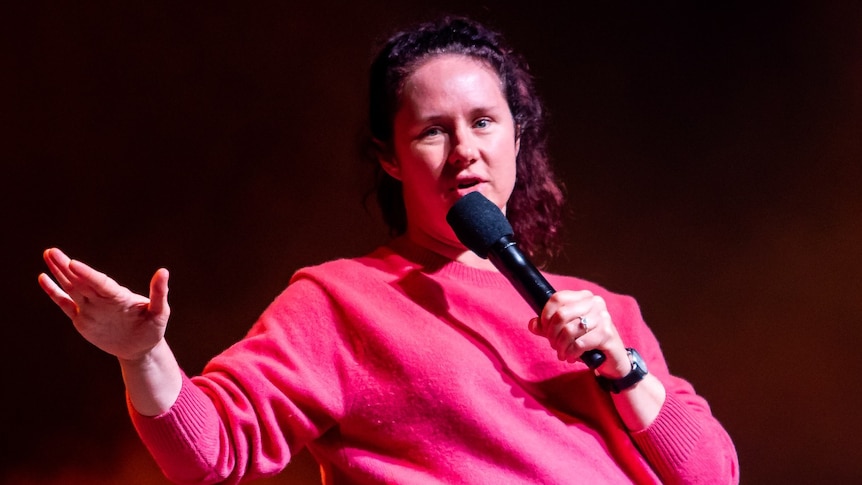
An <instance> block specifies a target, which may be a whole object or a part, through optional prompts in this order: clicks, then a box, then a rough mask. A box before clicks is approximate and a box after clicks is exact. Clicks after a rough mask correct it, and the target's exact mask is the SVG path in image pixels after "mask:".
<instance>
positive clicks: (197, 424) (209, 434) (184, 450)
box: [126, 374, 225, 483]
mask: <svg viewBox="0 0 862 485" xmlns="http://www.w3.org/2000/svg"><path fill="white" fill-rule="evenodd" d="M126 401H127V405H128V408H129V415H130V416H131V418H132V423H133V424H134V426H135V429H136V430H137V432H138V435H139V436H140V437H141V441H143V442H144V445H145V446H146V447H147V449H148V450H149V452H150V454H151V455H152V456H153V459H155V461H156V463H157V464H158V465H159V468H161V470H162V473H164V474H165V476H166V477H168V478H169V479H170V480H171V481H174V482H176V483H215V482H218V481H221V480H223V479H224V478H225V473H224V472H223V471H221V472H220V471H219V470H216V469H215V467H214V465H215V463H214V461H213V457H214V456H216V454H217V450H218V448H219V441H220V440H221V439H222V438H223V433H222V432H221V431H220V420H219V417H218V415H217V414H216V409H215V406H214V405H213V403H212V401H210V399H209V398H208V397H207V396H206V395H205V394H204V393H203V392H202V391H201V390H200V389H199V388H197V387H196V386H195V385H194V384H193V383H192V381H191V380H190V379H189V378H188V376H186V375H185V374H183V385H182V388H181V389H180V394H179V396H178V397H177V400H176V402H175V403H174V405H173V406H171V408H170V409H169V410H168V411H166V412H165V413H163V414H161V415H159V416H152V417H151V416H144V415H142V414H140V413H138V412H137V411H136V410H135V408H134V407H133V406H132V403H131V401H130V400H129V399H128V398H127V400H126Z"/></svg>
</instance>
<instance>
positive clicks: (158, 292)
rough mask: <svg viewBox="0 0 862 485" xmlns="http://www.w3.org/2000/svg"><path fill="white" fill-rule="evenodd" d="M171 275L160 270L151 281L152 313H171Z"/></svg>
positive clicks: (163, 269)
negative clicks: (169, 286) (169, 292)
mask: <svg viewBox="0 0 862 485" xmlns="http://www.w3.org/2000/svg"><path fill="white" fill-rule="evenodd" d="M169 277H170V273H168V270H166V269H165V268H160V269H159V270H157V271H156V273H155V274H154V275H153V279H152V280H150V313H152V314H154V315H161V314H164V313H167V312H169V311H170V308H169V307H168V278H169Z"/></svg>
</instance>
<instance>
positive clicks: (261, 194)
mask: <svg viewBox="0 0 862 485" xmlns="http://www.w3.org/2000/svg"><path fill="white" fill-rule="evenodd" d="M463 3H465V2H447V1H444V2H393V1H389V2H378V3H375V4H373V5H370V4H369V5H362V4H356V5H353V6H344V5H342V4H341V3H338V2H327V1H318V2H313V5H314V6H307V5H306V6H288V5H287V4H286V3H283V2H271V3H270V2H267V3H261V2H248V3H245V2H235V3H234V4H232V5H225V4H221V3H211V2H196V3H193V4H192V3H191V2H175V3H173V2H171V3H164V4H162V3H159V2H155V3H153V2H146V3H145V4H142V5H138V6H134V7H132V6H128V5H118V4H116V3H115V2H101V3H77V2H76V3H72V2H69V3H66V2H57V3H54V4H47V3H38V2H20V4H18V5H17V6H12V7H10V6H5V7H3V11H2V12H0V14H2V15H0V16H2V19H3V20H2V23H3V25H4V28H3V29H2V31H3V32H2V34H0V35H2V36H3V38H2V40H3V46H2V48H3V50H2V52H0V54H2V58H0V60H2V65H3V74H2V75H0V78H2V83H3V84H2V89H3V91H2V92H3V96H2V147H3V150H2V160H3V168H4V170H3V177H2V179H0V180H2V183H3V190H2V192H0V207H2V208H0V210H2V233H3V237H2V244H3V246H2V249H3V255H4V256H5V257H6V260H5V261H6V266H5V267H6V269H5V270H4V271H3V276H4V278H3V287H2V293H0V294H2V311H3V316H4V318H3V320H4V321H3V325H2V332H3V338H2V342H3V347H4V350H3V352H2V359H3V360H2V362H0V365H2V376H3V386H4V388H5V389H4V391H3V398H2V400H0V402H2V408H0V419H2V423H0V429H2V432H0V434H2V441H3V443H2V447H3V448H2V453H0V480H3V481H4V483H16V484H18V483H32V484H48V483H96V484H99V483H153V484H160V483H164V480H163V479H162V478H160V476H159V474H158V471H157V469H156V468H155V465H154V464H153V462H152V461H151V459H150V458H149V456H148V455H146V452H145V451H144V450H143V448H142V446H141V445H140V443H139V442H138V441H137V438H136V437H135V435H134V432H133V430H132V428H131V425H130V423H129V420H128V417H127V415H126V409H125V401H124V394H123V387H122V381H121V377H120V373H119V370H118V365H117V364H116V362H115V361H114V359H113V358H111V357H110V356H107V355H104V354H102V353H101V352H99V351H98V350H96V349H95V348H93V347H91V346H90V345H89V344H88V343H86V342H85V341H84V340H83V339H82V338H80V336H79V335H78V334H77V333H76V332H75V331H74V329H73V328H72V326H71V325H70V324H69V322H68V320H67V319H66V318H65V317H64V316H63V315H62V313H61V312H60V311H59V310H58V309H57V308H55V307H54V305H53V304H52V303H51V302H50V301H49V300H48V298H47V297H46V296H45V295H44V294H42V293H41V290H40V289H39V288H38V286H37V284H36V276H37V274H38V273H39V272H41V271H43V270H44V269H43V264H42V262H41V252H42V250H43V249H44V248H46V247H50V246H57V247H60V248H62V249H64V250H65V251H67V252H68V253H69V254H70V255H72V256H73V257H75V258H78V259H82V260H84V261H86V262H89V263H91V264H92V265H94V266H95V267H97V268H99V269H101V270H104V271H106V272H108V273H109V274H111V275H112V276H114V277H115V278H116V279H117V280H118V281H120V282H122V283H124V284H126V285H128V286H130V287H131V288H132V289H134V290H136V291H139V292H144V291H146V289H147V283H148V281H149V278H150V276H151V275H152V273H153V272H154V270H155V269H156V268H158V267H161V266H164V267H167V268H169V269H170V270H171V303H172V310H173V316H172V323H171V325H170V327H169V330H168V338H169V341H170V342H171V344H172V346H173V348H174V350H175V352H176V353H177V355H178V358H179V360H180V363H181V365H182V366H183V367H184V368H185V369H186V370H187V371H188V372H190V373H195V372H198V371H199V370H200V369H201V368H202V366H203V365H204V363H205V362H206V360H207V359H208V358H209V357H211V356H212V355H214V354H216V353H217V352H219V351H220V350H222V349H223V348H224V347H226V346H227V345H229V344H230V343H231V342H233V341H235V340H237V339H239V338H241V337H242V335H243V334H244V333H245V331H246V330H247V328H248V327H249V326H250V325H251V323H253V321H254V320H255V318H256V317H257V315H258V314H259V313H260V311H262V310H263V308H264V307H265V306H266V305H267V304H268V303H269V301H270V300H271V299H272V298H273V297H274V296H275V295H276V294H277V293H278V292H279V291H280V290H281V289H282V288H283V287H284V285H285V284H286V282H287V281H288V279H289V277H290V275H291V274H292V272H293V271H295V270H296V269H297V268H299V267H301V266H303V265H308V264H313V263H318V262H322V261H325V260H327V259H331V258H335V257H344V256H354V255H359V254H361V253H363V252H365V251H367V250H369V249H371V248H373V247H374V246H375V245H376V244H378V243H379V242H381V241H384V240H385V238H386V231H385V229H384V228H383V227H382V225H381V224H380V223H379V221H378V218H377V216H376V215H375V213H374V211H371V212H370V213H369V212H366V211H365V209H363V206H362V195H363V192H364V190H365V189H366V188H367V187H368V176H367V175H368V167H367V166H363V165H362V164H361V163H360V162H359V161H358V157H357V155H356V152H357V150H356V145H357V143H356V142H357V139H358V134H359V133H360V132H361V126H362V121H363V114H364V111H365V98H364V93H365V89H366V81H365V74H366V67H367V65H368V63H369V60H370V58H371V56H372V53H373V51H374V47H375V45H376V42H377V41H378V40H379V39H381V38H383V37H385V36H386V35H387V34H388V33H389V32H391V31H392V29H393V28H395V27H397V26H401V25H404V24H405V23H411V22H412V21H414V20H417V19H424V18H428V17H430V16H433V15H435V14H437V13H442V12H454V13H466V14H470V15H473V16H475V17H476V18H478V19H480V20H484V21H487V22H488V23H490V24H492V25H494V26H496V27H498V28H500V29H502V30H503V31H504V32H505V33H506V34H507V36H508V38H509V40H510V41H511V43H512V44H514V45H515V46H516V47H518V48H519V50H521V51H522V52H523V53H524V54H525V55H526V57H527V58H528V59H529V60H530V63H531V67H532V69H533V71H534V74H535V76H536V78H537V82H538V86H539V88H540V90H541V92H542V93H543V95H544V97H545V98H546V101H547V103H548V107H549V110H550V113H551V116H552V118H551V119H552V123H551V135H552V147H551V148H552V153H553V156H554V159H555V161H556V163H557V167H558V169H559V172H560V174H561V176H562V177H563V178H564V179H565V182H566V185H567V187H568V192H569V196H570V206H571V209H572V217H571V221H570V223H569V225H568V228H569V231H568V233H567V241H568V251H567V255H566V257H565V258H563V259H561V260H560V261H558V262H557V263H556V264H555V265H554V266H553V267H552V269H553V270H555V271H558V272H565V273H571V274H576V275H579V276H583V277H587V278H590V279H593V280H595V281H597V282H599V283H602V284H604V285H605V286H607V287H609V288H610V289H613V290H616V291H619V292H624V293H629V294H632V295H634V296H636V297H637V298H638V300H639V301H640V303H641V306H642V310H643V312H644V314H645V317H646V319H647V321H648V322H649V323H650V325H651V327H652V328H653V329H654V331H655V332H656V334H657V335H658V337H659V339H660V340H661V342H662V344H663V348H664V351H665V354H666V357H667V360H668V362H669V364H670V366H671V370H672V371H674V372H675V373H677V374H679V375H682V376H684V377H686V378H688V379H689V380H691V381H692V382H693V383H694V385H695V386H696V388H697V389H698V391H699V392H700V393H701V394H703V395H704V396H706V397H707V399H709V401H710V403H711V405H712V407H713V412H714V413H715V415H716V416H717V417H718V418H719V419H720V420H721V421H722V422H723V423H724V424H725V426H726V428H727V429H728V431H729V432H730V434H731V436H732V437H733V438H734V440H735V443H736V446H737V450H738V452H739V456H740V462H741V467H742V477H743V479H742V481H743V483H852V482H855V483H859V482H860V481H862V443H860V441H862V440H860V435H862V413H860V411H858V406H859V403H860V402H862V385H860V384H862V377H860V376H862V359H860V357H859V349H858V343H859V342H860V335H862V329H860V316H862V308H860V307H862V299H860V290H862V284H860V283H862V281H860V280H862V251H860V247H862V196H860V195H859V189H860V187H862V137H860V128H862V126H860V117H861V116H862V56H860V54H862V51H860V47H862V28H860V26H862V5H860V3H859V2H849V1H848V2H808V3H807V4H800V3H789V4H785V5H784V6H783V7H781V8H771V7H766V6H755V5H748V4H745V3H742V2H740V3H739V4H734V3H731V4H727V3H723V2H722V3H721V4H720V5H700V4H697V5H695V3H696V2H689V3H686V4H682V3H681V4H667V3H662V4H661V5H660V6H659V5H651V6H645V5H641V4H640V2H630V3H617V2H610V3H606V2H575V3H574V4H573V5H570V6H566V7H560V6H550V5H548V6H546V5H543V4H541V2H490V1H488V2H479V3H476V2H474V4H473V6H471V7H463V6H461V5H460V4H463ZM560 3H561V4H562V2H560ZM716 3H717V2H716ZM598 4H601V5H598ZM827 5H828V6H827ZM525 338H526V337H525ZM314 473H315V469H314V465H313V464H312V463H310V461H309V459H308V456H307V454H303V455H301V456H300V457H299V459H298V460H297V463H296V464H294V465H291V467H290V468H289V469H288V471H287V472H285V474H283V475H282V476H280V477H279V478H278V479H275V480H273V483H276V482H280V481H286V480H287V478H288V477H291V476H293V477H306V478H300V481H301V482H302V483H306V482H309V483H313V481H314V480H316V479H315V478H308V477H313V476H314ZM573 481H576V480H575V479H573Z"/></svg>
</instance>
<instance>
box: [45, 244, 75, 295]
mask: <svg viewBox="0 0 862 485" xmlns="http://www.w3.org/2000/svg"><path fill="white" fill-rule="evenodd" d="M42 259H44V260H45V264H46V265H47V266H48V269H49V270H50V271H51V274H52V275H54V278H56V279H57V283H59V285H60V286H61V287H62V288H63V289H64V290H65V291H69V289H70V288H71V287H72V283H71V282H70V281H69V277H68V275H67V272H68V271H69V270H68V266H69V258H68V257H67V256H66V255H65V254H63V251H60V250H59V249H57V248H50V249H46V250H45V252H44V253H42Z"/></svg>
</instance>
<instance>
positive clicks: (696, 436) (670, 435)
mask: <svg viewBox="0 0 862 485" xmlns="http://www.w3.org/2000/svg"><path fill="white" fill-rule="evenodd" d="M702 435H703V424H702V422H701V421H700V420H699V419H698V418H697V416H696V415H695V413H693V412H692V411H691V410H690V409H689V408H688V406H686V405H685V403H684V402H682V401H680V400H679V399H678V398H677V397H676V396H675V395H673V394H670V393H668V395H667V397H666V399H665V402H664V405H663V406H662V408H661V411H659V414H658V416H657V417H656V419H655V421H653V423H652V424H650V425H649V426H648V427H647V428H646V429H643V430H641V431H637V432H634V433H631V436H632V439H633V440H634V442H635V443H636V444H637V446H638V448H640V450H641V452H642V453H643V455H644V456H645V457H646V459H647V461H649V462H650V463H652V465H653V467H654V468H655V469H656V472H658V474H659V476H664V477H667V476H671V475H673V470H678V469H680V468H681V467H682V466H683V465H684V464H685V462H686V461H687V460H688V459H689V458H690V456H691V454H692V452H693V451H694V449H695V447H696V446H697V444H698V442H699V441H700V439H701V436H702Z"/></svg>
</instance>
